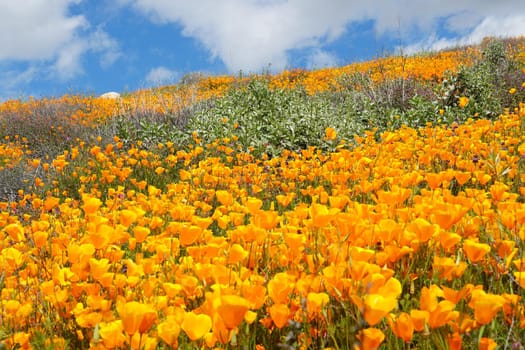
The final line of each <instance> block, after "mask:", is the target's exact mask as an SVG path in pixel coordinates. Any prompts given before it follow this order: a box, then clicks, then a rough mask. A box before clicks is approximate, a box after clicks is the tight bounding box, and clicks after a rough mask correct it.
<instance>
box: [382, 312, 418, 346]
mask: <svg viewBox="0 0 525 350" xmlns="http://www.w3.org/2000/svg"><path fill="white" fill-rule="evenodd" d="M388 321H389V325H390V329H391V330H392V332H393V333H394V334H395V335H396V337H398V338H401V339H403V341H404V342H410V341H411V340H412V337H413V335H414V322H413V320H412V317H410V315H409V314H407V313H406V312H402V313H400V314H399V315H398V316H397V317H395V316H390V317H389V318H388Z"/></svg>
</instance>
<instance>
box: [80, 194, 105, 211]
mask: <svg viewBox="0 0 525 350" xmlns="http://www.w3.org/2000/svg"><path fill="white" fill-rule="evenodd" d="M83 201H84V205H83V206H82V209H83V210H84V213H85V214H86V215H89V214H94V213H96V212H97V211H98V208H100V206H101V205H102V202H101V201H100V199H98V198H95V197H84V198H83Z"/></svg>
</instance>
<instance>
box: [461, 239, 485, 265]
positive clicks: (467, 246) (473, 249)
mask: <svg viewBox="0 0 525 350" xmlns="http://www.w3.org/2000/svg"><path fill="white" fill-rule="evenodd" d="M463 251H464V252H465V255H467V257H468V258H469V260H470V261H472V262H473V263H475V262H478V261H481V260H483V258H484V257H485V256H486V255H487V254H488V253H490V246H489V245H488V244H485V243H478V242H475V241H473V240H471V239H466V240H465V241H464V242H463Z"/></svg>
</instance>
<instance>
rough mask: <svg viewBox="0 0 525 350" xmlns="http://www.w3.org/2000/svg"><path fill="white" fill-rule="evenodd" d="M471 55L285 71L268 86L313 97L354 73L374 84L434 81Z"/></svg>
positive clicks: (441, 54)
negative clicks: (303, 91)
mask: <svg viewBox="0 0 525 350" xmlns="http://www.w3.org/2000/svg"><path fill="white" fill-rule="evenodd" d="M475 55H477V53H476V51H473V50H465V51H462V50H457V51H445V52H439V53H435V54H428V55H417V56H409V57H402V56H391V57H385V58H379V59H376V60H372V61H367V62H362V63H353V64H350V65H347V66H343V67H339V68H325V69H318V70H313V71H303V70H292V71H285V72H283V73H281V74H278V75H276V76H275V77H274V78H273V79H272V81H271V83H270V85H271V86H272V87H274V88H295V87H297V86H303V87H304V88H305V89H306V91H307V92H308V93H310V94H315V93H318V92H322V91H327V90H330V89H334V88H338V86H339V79H340V78H341V77H342V76H344V75H351V74H355V73H363V74H369V75H370V77H371V78H372V80H373V81H374V82H382V81H385V80H389V79H396V78H403V79H408V78H412V79H417V80H422V81H432V80H434V81H437V80H439V79H441V77H442V76H443V74H444V73H445V72H446V71H451V72H454V71H456V70H457V69H458V68H459V67H460V66H461V65H469V64H471V63H472V59H473V57H475Z"/></svg>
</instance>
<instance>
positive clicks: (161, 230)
mask: <svg viewBox="0 0 525 350" xmlns="http://www.w3.org/2000/svg"><path fill="white" fill-rule="evenodd" d="M524 101H525V39H523V38H515V39H506V40H502V39H490V40H489V39H487V40H486V41H485V42H484V43H483V44H482V45H480V46H477V47H468V48H458V49H455V50H448V51H443V52H438V53H426V54H418V55H414V56H409V57H385V58H380V59H377V60H374V61H370V62H362V63H355V64H352V65H348V66H345V67H338V68H331V69H321V70H314V71H304V70H291V71H286V72H282V73H280V74H277V75H271V74H261V75H253V76H252V75H250V76H238V77H233V76H219V77H208V76H203V75H200V74H191V75H188V76H186V77H185V78H184V79H183V80H182V81H181V82H180V83H179V84H177V85H174V86H165V87H162V88H158V89H150V90H143V91H136V92H132V93H128V94H123V95H122V97H121V98H120V99H103V98H98V97H93V96H81V95H77V96H74V95H66V96H62V97H59V98H49V99H29V100H27V101H18V100H13V101H7V102H5V103H3V104H1V105H0V130H1V131H2V142H1V143H0V190H1V193H0V234H1V235H2V237H1V238H2V239H1V240H0V264H1V266H2V267H3V272H2V273H1V275H0V290H1V294H0V295H1V304H0V305H1V306H2V307H1V308H0V317H1V318H0V319H1V320H2V322H1V323H0V347H3V348H6V349H31V348H33V349H87V348H90V349H117V348H118V349H128V348H131V349H170V348H182V349H201V348H210V349H215V348H218V349H275V348H277V347H279V348H284V349H297V348H301V349H351V348H359V349H375V348H379V347H381V348H384V349H411V348H418V349H435V348H438V349H461V348H465V349H474V348H479V349H494V348H495V347H496V346H497V347H501V348H520V347H519V346H522V345H520V344H521V341H522V339H524V338H525V304H524V301H523V297H524V296H525V266H523V265H524V264H523V255H524V250H525V204H524V203H525V137H524V135H525V104H524V103H523V102H524Z"/></svg>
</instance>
